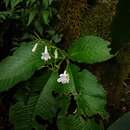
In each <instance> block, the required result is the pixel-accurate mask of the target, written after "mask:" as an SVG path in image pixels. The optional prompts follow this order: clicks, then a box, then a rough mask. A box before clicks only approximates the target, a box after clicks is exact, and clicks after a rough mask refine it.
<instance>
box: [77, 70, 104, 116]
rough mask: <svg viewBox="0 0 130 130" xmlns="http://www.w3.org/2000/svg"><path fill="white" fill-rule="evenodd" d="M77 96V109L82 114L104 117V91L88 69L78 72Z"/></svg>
mask: <svg viewBox="0 0 130 130" xmlns="http://www.w3.org/2000/svg"><path fill="white" fill-rule="evenodd" d="M78 80H79V84H78V87H79V88H78V89H79V90H78V91H79V92H78V93H79V94H78V96H77V97H76V100H77V105H78V110H79V111H80V113H81V114H83V115H88V116H93V115H96V114H99V115H101V116H102V117H105V116H106V115H107V113H106V110H105V105H106V92H105V90H104V89H103V87H102V85H101V84H100V83H99V82H98V81H97V79H96V77H95V76H94V75H93V74H92V73H90V72H89V71H88V70H83V71H82V72H79V74H78Z"/></svg>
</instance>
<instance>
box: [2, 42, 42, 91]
mask: <svg viewBox="0 0 130 130" xmlns="http://www.w3.org/2000/svg"><path fill="white" fill-rule="evenodd" d="M34 44H35V43H28V44H26V43H23V44H22V45H21V47H19V48H17V50H16V51H15V52H14V54H13V55H12V56H9V57H7V58H6V59H4V60H3V61H2V62H1V63H0V91H5V90H8V89H9V88H11V87H13V86H14V85H16V84H17V83H18V82H20V81H25V80H27V79H29V78H30V77H31V76H32V75H33V73H34V72H35V71H36V70H37V69H38V68H39V67H40V66H41V65H43V64H44V62H43V61H42V60H41V52H42V49H43V48H44V44H39V46H38V49H37V51H36V52H35V53H32V48H33V46H34Z"/></svg>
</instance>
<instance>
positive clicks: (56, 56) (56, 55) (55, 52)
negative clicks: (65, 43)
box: [54, 49, 58, 59]
mask: <svg viewBox="0 0 130 130" xmlns="http://www.w3.org/2000/svg"><path fill="white" fill-rule="evenodd" d="M54 56H55V59H57V58H58V51H57V49H56V50H55V51H54Z"/></svg>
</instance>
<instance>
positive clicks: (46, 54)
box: [41, 46, 51, 61]
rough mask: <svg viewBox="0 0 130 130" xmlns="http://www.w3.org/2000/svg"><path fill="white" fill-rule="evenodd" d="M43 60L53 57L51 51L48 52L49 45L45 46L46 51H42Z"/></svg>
mask: <svg viewBox="0 0 130 130" xmlns="http://www.w3.org/2000/svg"><path fill="white" fill-rule="evenodd" d="M41 59H42V60H45V61H48V60H49V59H51V57H50V55H49V53H48V49H47V46H45V50H44V52H42V56H41Z"/></svg>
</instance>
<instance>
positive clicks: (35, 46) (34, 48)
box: [32, 43, 38, 52]
mask: <svg viewBox="0 0 130 130" xmlns="http://www.w3.org/2000/svg"><path fill="white" fill-rule="evenodd" d="M37 46H38V43H36V44H35V45H34V47H33V49H32V52H35V51H36V49H37Z"/></svg>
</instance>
